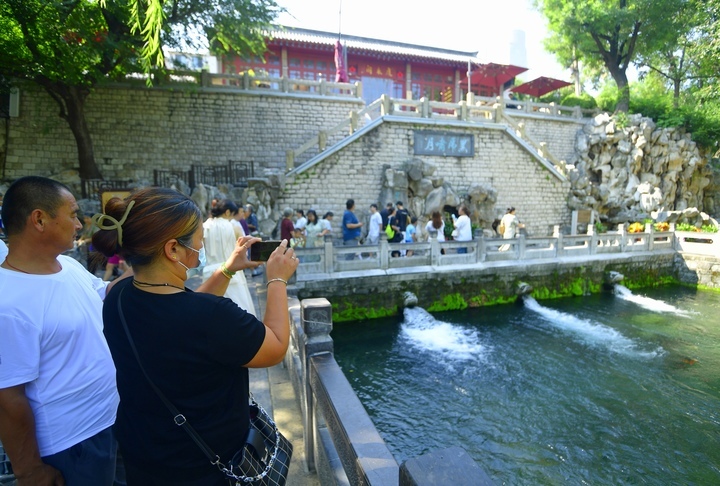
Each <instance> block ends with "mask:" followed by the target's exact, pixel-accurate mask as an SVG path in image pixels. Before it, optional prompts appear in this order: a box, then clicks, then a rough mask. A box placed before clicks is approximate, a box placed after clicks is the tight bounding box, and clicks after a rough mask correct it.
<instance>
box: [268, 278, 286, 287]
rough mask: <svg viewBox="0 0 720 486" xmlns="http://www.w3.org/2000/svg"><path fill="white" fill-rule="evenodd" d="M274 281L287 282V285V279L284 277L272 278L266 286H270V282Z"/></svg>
mask: <svg viewBox="0 0 720 486" xmlns="http://www.w3.org/2000/svg"><path fill="white" fill-rule="evenodd" d="M273 282H282V283H284V284H285V287H287V280H285V279H284V278H271V279H270V280H268V281H267V283H266V284H265V287H269V286H270V284H271V283H273Z"/></svg>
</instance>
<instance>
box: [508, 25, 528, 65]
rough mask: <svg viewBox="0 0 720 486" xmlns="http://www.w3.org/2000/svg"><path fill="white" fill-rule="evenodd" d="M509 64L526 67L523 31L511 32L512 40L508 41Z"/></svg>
mask: <svg viewBox="0 0 720 486" xmlns="http://www.w3.org/2000/svg"><path fill="white" fill-rule="evenodd" d="M510 64H513V65H515V66H522V67H528V64H527V49H526V48H525V31H524V30H513V31H512V40H511V41H510Z"/></svg>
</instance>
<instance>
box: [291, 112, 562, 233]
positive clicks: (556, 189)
mask: <svg viewBox="0 0 720 486" xmlns="http://www.w3.org/2000/svg"><path fill="white" fill-rule="evenodd" d="M443 128H445V127H443ZM427 129H428V127H427V126H425V125H420V124H417V125H415V124H411V123H395V122H385V123H383V124H381V125H379V126H378V127H377V128H375V129H373V130H372V131H371V132H369V133H367V134H366V135H365V136H363V137H361V138H360V139H358V140H356V141H355V142H353V143H351V144H349V145H348V146H347V147H345V148H343V149H342V150H341V151H340V152H338V153H336V154H332V155H330V156H329V157H328V158H327V159H325V160H323V161H322V162H321V163H318V164H317V165H315V166H313V167H311V168H309V169H307V170H306V171H304V172H302V173H300V174H298V175H296V176H294V177H288V178H287V180H286V182H285V188H284V191H283V194H282V196H281V201H280V205H281V206H289V207H294V208H298V207H299V208H314V209H315V210H316V211H317V213H318V214H319V215H320V214H322V213H324V212H325V211H327V210H331V211H333V212H334V213H335V215H336V219H335V222H334V225H333V226H334V227H335V230H336V233H337V236H340V222H341V218H342V212H343V211H344V209H345V202H346V200H347V199H349V198H352V199H354V200H355V205H356V214H357V215H358V217H359V218H360V220H361V221H363V220H364V218H366V216H367V213H368V208H369V206H370V204H371V203H377V202H378V201H379V202H380V203H381V204H383V205H384V203H386V202H389V201H384V200H380V199H381V191H382V189H383V181H384V180H385V179H384V175H385V172H386V171H387V169H395V170H402V169H403V168H404V166H405V164H406V163H407V162H408V161H410V160H417V159H420V160H422V161H423V162H427V163H429V164H432V165H433V166H435V167H436V170H435V173H434V174H433V178H434V184H435V185H436V186H442V184H450V185H451V186H452V188H453V190H454V192H455V193H456V194H462V193H464V192H467V191H468V188H469V187H470V186H471V184H473V183H480V184H484V185H487V186H491V187H492V188H494V189H495V190H496V191H497V204H496V210H497V211H498V216H501V215H502V214H503V213H504V212H505V208H506V207H508V206H514V207H515V208H516V209H517V216H518V218H519V219H520V220H521V221H522V222H524V223H525V224H526V228H527V232H528V233H529V234H531V235H535V236H546V235H549V234H551V233H552V226H553V225H556V224H562V223H564V222H567V221H569V219H570V213H569V209H568V207H567V203H566V199H567V195H568V190H569V183H568V182H567V181H562V180H560V179H558V178H557V177H556V176H555V175H553V174H552V173H551V172H550V171H549V170H547V169H546V168H545V167H543V166H542V165H541V164H540V162H539V161H538V160H537V159H536V158H534V157H533V156H532V155H531V154H530V153H528V152H527V151H526V150H524V149H523V148H522V147H521V146H519V145H518V144H517V143H516V142H515V141H514V140H513V139H512V138H511V137H510V136H509V135H508V134H507V133H506V132H505V131H504V130H498V129H488V128H465V127H458V126H457V125H455V126H453V127H447V128H445V129H447V130H450V131H452V132H453V133H462V134H467V133H470V134H472V135H474V137H475V156H474V157H467V158H465V157H441V156H425V155H423V156H419V155H414V154H413V147H412V141H413V134H414V131H415V130H427ZM433 129H438V124H436V125H434V126H433ZM400 192H402V191H400ZM405 192H406V193H407V188H405ZM404 201H405V202H407V198H404ZM392 202H395V201H392ZM414 212H415V213H421V211H414Z"/></svg>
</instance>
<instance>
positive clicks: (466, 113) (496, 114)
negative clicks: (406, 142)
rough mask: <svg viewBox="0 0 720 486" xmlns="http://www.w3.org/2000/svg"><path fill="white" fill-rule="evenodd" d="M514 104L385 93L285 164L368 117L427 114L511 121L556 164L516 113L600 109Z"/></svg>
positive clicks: (570, 115)
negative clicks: (524, 126) (451, 100)
mask: <svg viewBox="0 0 720 486" xmlns="http://www.w3.org/2000/svg"><path fill="white" fill-rule="evenodd" d="M512 103H513V105H512V106H517V107H520V108H522V109H520V110H518V109H516V108H507V100H503V99H502V98H500V97H497V98H488V97H480V96H475V95H474V94H473V93H470V94H468V96H467V99H466V100H463V101H460V102H459V103H444V102H441V101H430V100H429V99H428V98H421V99H419V100H407V99H402V98H391V97H389V96H387V95H382V96H381V97H380V98H379V99H378V100H376V101H374V102H372V103H371V104H369V105H367V106H366V107H365V108H364V109H362V110H360V111H358V112H351V113H350V114H349V116H348V118H347V119H345V120H342V121H341V122H340V123H338V124H336V125H335V126H333V127H330V128H328V129H327V130H322V131H321V132H319V133H318V135H317V136H315V137H312V138H311V139H309V140H308V141H307V142H305V143H304V144H303V145H301V146H300V147H298V148H296V149H294V150H288V151H287V152H286V167H287V170H288V171H290V170H292V169H294V168H295V162H296V161H297V160H299V159H300V156H301V155H302V154H304V153H305V152H307V151H308V150H310V149H313V148H315V147H317V151H318V152H323V151H324V150H325V149H326V148H327V146H328V140H329V139H330V137H331V136H332V135H334V134H336V133H338V132H342V131H347V133H348V134H349V135H352V134H353V133H354V132H355V131H357V130H358V129H359V128H361V127H362V126H363V125H364V124H366V123H367V122H368V120H375V119H377V118H379V117H383V116H389V115H390V116H397V117H407V118H424V119H434V120H447V121H461V122H467V123H478V124H487V123H505V124H507V125H509V126H510V127H511V128H512V129H513V130H514V131H515V133H516V134H517V136H518V137H520V138H523V139H524V140H526V141H528V143H529V144H530V145H531V146H532V147H533V148H534V149H535V150H536V151H537V152H538V154H539V155H540V156H541V157H543V158H546V159H548V160H550V161H551V162H552V163H553V164H557V163H558V162H557V161H556V160H555V158H554V157H552V156H551V155H550V153H549V151H548V150H547V147H546V144H544V143H537V142H535V141H533V140H531V139H529V138H528V137H527V136H526V135H525V131H524V128H523V124H522V122H517V121H515V120H513V118H512V116H513V115H523V114H528V113H534V114H537V115H542V116H544V117H553V118H563V119H580V118H583V117H586V116H592V115H594V114H596V113H597V111H598V110H581V109H580V108H579V107H565V106H559V105H555V104H554V103H549V104H548V103H534V102H530V101H525V102H515V101H513V102H512Z"/></svg>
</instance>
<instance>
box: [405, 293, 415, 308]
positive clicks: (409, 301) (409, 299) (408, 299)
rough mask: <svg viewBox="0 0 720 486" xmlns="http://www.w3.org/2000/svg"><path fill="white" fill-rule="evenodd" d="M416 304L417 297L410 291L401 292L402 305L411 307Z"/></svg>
mask: <svg viewBox="0 0 720 486" xmlns="http://www.w3.org/2000/svg"><path fill="white" fill-rule="evenodd" d="M417 304H418V298H417V296H416V295H415V294H413V293H412V292H405V293H404V294H403V307H407V308H412V307H415V306H416V305H417Z"/></svg>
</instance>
